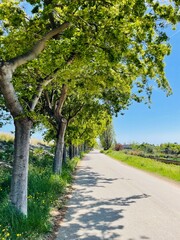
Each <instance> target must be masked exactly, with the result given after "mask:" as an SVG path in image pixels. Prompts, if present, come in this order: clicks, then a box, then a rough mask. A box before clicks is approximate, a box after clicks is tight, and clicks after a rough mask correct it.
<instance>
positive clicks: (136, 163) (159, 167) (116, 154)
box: [102, 150, 180, 181]
mask: <svg viewBox="0 0 180 240" xmlns="http://www.w3.org/2000/svg"><path fill="white" fill-rule="evenodd" d="M102 152H103V153H105V154H107V155H108V156H110V157H112V158H113V159H116V160H118V161H120V162H123V163H125V164H128V165H130V166H133V167H136V168H139V169H142V170H145V171H148V172H151V173H155V174H157V175H159V176H163V177H166V178H168V179H171V180H175V181H180V166H179V165H173V164H165V163H162V162H157V161H155V160H153V159H150V158H143V157H139V156H133V155H128V154H125V153H123V152H121V151H113V150H107V151H102Z"/></svg>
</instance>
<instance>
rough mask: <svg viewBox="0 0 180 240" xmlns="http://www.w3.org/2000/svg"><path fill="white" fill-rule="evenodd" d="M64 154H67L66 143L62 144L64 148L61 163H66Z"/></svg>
mask: <svg viewBox="0 0 180 240" xmlns="http://www.w3.org/2000/svg"><path fill="white" fill-rule="evenodd" d="M66 155H67V154H66V144H64V150H63V163H66V160H67V159H66V158H67V157H66Z"/></svg>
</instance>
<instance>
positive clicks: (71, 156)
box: [69, 143, 73, 160]
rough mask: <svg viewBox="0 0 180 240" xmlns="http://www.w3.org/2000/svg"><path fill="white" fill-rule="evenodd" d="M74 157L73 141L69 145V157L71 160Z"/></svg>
mask: <svg viewBox="0 0 180 240" xmlns="http://www.w3.org/2000/svg"><path fill="white" fill-rule="evenodd" d="M72 158H73V149H72V143H70V145H69V159H70V160H71V159H72Z"/></svg>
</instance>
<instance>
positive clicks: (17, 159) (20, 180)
mask: <svg viewBox="0 0 180 240" xmlns="http://www.w3.org/2000/svg"><path fill="white" fill-rule="evenodd" d="M14 124H15V140H14V149H15V151H14V162H13V173H12V180H11V193H10V199H11V202H12V204H13V205H14V206H15V208H16V209H17V210H18V211H19V212H21V213H23V214H24V215H26V216H27V185H28V161H29V140H30V130H31V127H32V121H31V120H29V119H28V118H24V119H18V120H15V121H14Z"/></svg>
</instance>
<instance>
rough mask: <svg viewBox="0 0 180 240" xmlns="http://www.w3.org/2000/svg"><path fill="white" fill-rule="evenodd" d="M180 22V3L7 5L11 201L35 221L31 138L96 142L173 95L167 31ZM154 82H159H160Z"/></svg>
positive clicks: (57, 160) (0, 7)
mask: <svg viewBox="0 0 180 240" xmlns="http://www.w3.org/2000/svg"><path fill="white" fill-rule="evenodd" d="M178 21H179V0H174V1H172V2H171V3H168V4H161V3H160V2H159V1H157V2H156V1H153V0H131V1H129V0H125V1H118V0H111V1H108V0H101V1H95V0H93V1H86V0H77V1H70V0H38V1H37V0H36V1H34V0H26V1H23V0H2V1H1V2H0V27H1V28H0V106H1V110H2V114H1V116H3V117H4V116H6V115H5V114H4V113H5V111H6V112H8V113H10V114H11V116H12V118H13V121H14V125H15V140H14V146H15V148H14V149H15V150H14V164H13V174H12V182H11V194H10V200H11V203H12V204H13V205H14V207H15V208H16V209H17V210H18V211H20V212H22V213H23V214H25V215H27V190H28V188H27V180H28V159H29V138H30V133H31V131H32V129H33V128H34V127H36V126H38V125H39V124H43V126H45V128H46V129H47V131H46V138H48V139H49V140H50V139H53V140H54V141H55V143H56V149H55V157H54V168H53V169H54V173H56V174H59V173H61V168H62V155H63V147H64V138H65V141H66V142H67V143H68V144H71V143H72V141H74V143H76V144H77V145H78V144H81V143H83V142H84V141H88V142H89V143H92V140H93V141H94V139H95V138H96V136H97V135H99V134H100V133H101V132H102V131H103V130H104V128H105V126H107V124H108V123H109V122H111V119H112V115H113V114H116V113H117V112H119V111H121V110H122V109H125V108H127V107H128V106H129V104H130V103H131V101H132V100H136V101H138V102H140V101H142V100H145V101H146V96H147V99H150V96H151V92H152V86H153V85H154V84H155V83H156V84H157V86H158V87H159V88H161V89H163V90H166V91H167V93H168V94H169V93H170V92H171V89H170V87H169V84H168V81H167V79H166V77H165V74H164V62H163V60H164V57H165V56H166V55H167V54H169V53H170V46H169V44H168V43H167V36H166V33H165V31H164V28H165V26H167V25H168V24H172V25H175V24H176V23H177V22H178ZM152 80H153V81H152ZM132 89H134V91H132Z"/></svg>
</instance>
